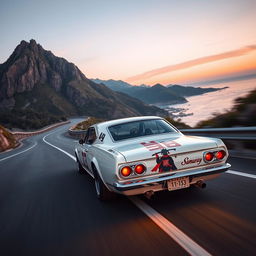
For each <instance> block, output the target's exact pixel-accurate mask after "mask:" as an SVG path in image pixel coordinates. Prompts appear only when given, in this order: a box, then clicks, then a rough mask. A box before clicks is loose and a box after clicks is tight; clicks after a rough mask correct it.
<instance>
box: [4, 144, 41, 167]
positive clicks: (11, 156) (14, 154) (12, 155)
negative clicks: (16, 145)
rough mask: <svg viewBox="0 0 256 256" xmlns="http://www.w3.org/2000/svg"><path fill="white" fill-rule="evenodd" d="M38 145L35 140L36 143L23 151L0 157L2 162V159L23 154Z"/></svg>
mask: <svg viewBox="0 0 256 256" xmlns="http://www.w3.org/2000/svg"><path fill="white" fill-rule="evenodd" d="M36 145H37V142H35V144H33V145H32V146H31V147H30V148H27V149H25V150H23V151H21V152H18V153H16V154H13V155H11V156H7V157H4V158H2V159H0V162H1V161H4V160H6V159H9V158H12V157H14V156H17V155H20V154H22V153H25V152H27V151H29V150H30V149H32V148H34V147H35V146H36Z"/></svg>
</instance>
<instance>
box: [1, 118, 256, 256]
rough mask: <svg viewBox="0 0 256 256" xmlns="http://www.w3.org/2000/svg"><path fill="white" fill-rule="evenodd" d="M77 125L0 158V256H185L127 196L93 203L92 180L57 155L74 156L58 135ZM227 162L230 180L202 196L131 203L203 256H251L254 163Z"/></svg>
mask: <svg viewBox="0 0 256 256" xmlns="http://www.w3.org/2000/svg"><path fill="white" fill-rule="evenodd" d="M79 121H80V120H79V119H73V120H72V123H71V124H68V125H64V126H62V127H58V128H56V129H54V130H52V131H48V132H46V133H43V134H41V135H37V136H33V137H30V138H29V139H26V140H24V141H23V146H22V147H19V148H17V149H15V150H12V151H9V152H5V153H2V154H0V255H3V256H5V255H8V256H9V255H26V256H29V255H33V256H34V255H55V256H56V255H77V256H79V255H187V254H188V253H187V251H186V250H184V248H183V247H182V246H181V245H179V244H178V243H177V242H176V241H175V240H173V239H172V238H171V237H170V236H168V234H167V233H165V232H164V231H163V230H162V229H161V228H160V227H159V226H157V225H156V224H155V223H154V222H153V221H152V220H151V219H150V218H149V217H147V216H146V215H145V214H144V213H143V212H142V211H141V210H140V209H139V208H138V207H137V206H136V205H135V204H133V202H132V201H131V200H129V198H127V197H124V196H118V197H117V198H116V199H115V200H114V201H111V202H101V201H99V200H98V199H97V198H96V195H95V191H94V190H95V188H94V182H93V180H92V178H91V177H90V176H89V175H80V174H79V173H78V171H77V168H76V162H75V161H74V160H73V159H72V158H71V157H70V156H68V155H67V154H65V152H67V153H69V154H71V155H72V156H74V147H75V145H76V143H77V141H76V140H74V139H72V138H69V137H67V136H66V135H65V133H66V132H67V129H68V128H69V127H70V126H71V125H73V124H74V123H77V122H79ZM43 138H44V140H43ZM45 141H47V142H48V143H50V144H52V145H54V146H56V147H58V148H59V149H62V150H63V152H62V151H60V150H58V149H57V148H54V147H52V146H50V145H49V144H47V143H46V142H45ZM228 162H229V163H230V164H231V165H232V168H231V170H234V171H237V172H238V175H236V174H232V173H224V174H222V175H221V176H220V177H219V178H217V179H214V180H212V181H210V182H208V183H207V188H206V189H204V190H201V189H199V188H189V189H185V190H178V191H174V192H161V193H158V194H156V195H155V196H154V198H153V199H152V200H147V199H145V198H144V197H143V196H140V197H139V199H140V200H142V201H143V202H145V203H146V204H147V205H149V206H150V207H152V208H153V209H154V210H155V211H157V212H158V213H159V214H160V215H161V216H163V217H164V218H166V219H167V220H168V221H169V222H170V223H172V224H173V225H175V226H176V227H177V228H178V229H180V230H181V231H182V232H184V233H185V234H186V235H187V236H188V237H189V238H191V239H192V240H193V241H194V242H195V243H197V244H198V245H199V246H201V247H203V248H204V249H205V250H206V251H207V252H208V253H209V254H212V255H255V253H256V239H255V238H256V206H255V195H256V186H255V185H256V179H255V178H256V176H255V175H256V167H255V166H256V159H247V158H237V157H236V158H232V157H230V158H229V160H228ZM243 173H247V174H251V175H248V177H245V176H242V175H239V174H243Z"/></svg>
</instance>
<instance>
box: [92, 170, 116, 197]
mask: <svg viewBox="0 0 256 256" xmlns="http://www.w3.org/2000/svg"><path fill="white" fill-rule="evenodd" d="M93 169H94V183H95V191H96V195H97V197H98V199H99V200H101V201H109V200H111V199H113V198H114V195H115V194H114V193H113V192H111V191H109V190H108V188H107V187H106V186H105V184H104V183H103V181H102V180H101V178H100V176H99V174H98V172H97V170H96V169H95V167H94V168H93Z"/></svg>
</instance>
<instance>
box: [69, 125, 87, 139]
mask: <svg viewBox="0 0 256 256" xmlns="http://www.w3.org/2000/svg"><path fill="white" fill-rule="evenodd" d="M72 128H73V127H71V128H70V129H69V130H68V134H69V135H70V136H71V137H73V138H75V139H82V138H83V137H84V135H85V133H86V130H73V129H72Z"/></svg>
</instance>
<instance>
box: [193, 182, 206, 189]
mask: <svg viewBox="0 0 256 256" xmlns="http://www.w3.org/2000/svg"><path fill="white" fill-rule="evenodd" d="M195 186H196V187H198V188H202V189H203V188H206V184H205V183H204V182H203V181H202V180H199V181H198V182H197V183H196V184H195Z"/></svg>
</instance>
